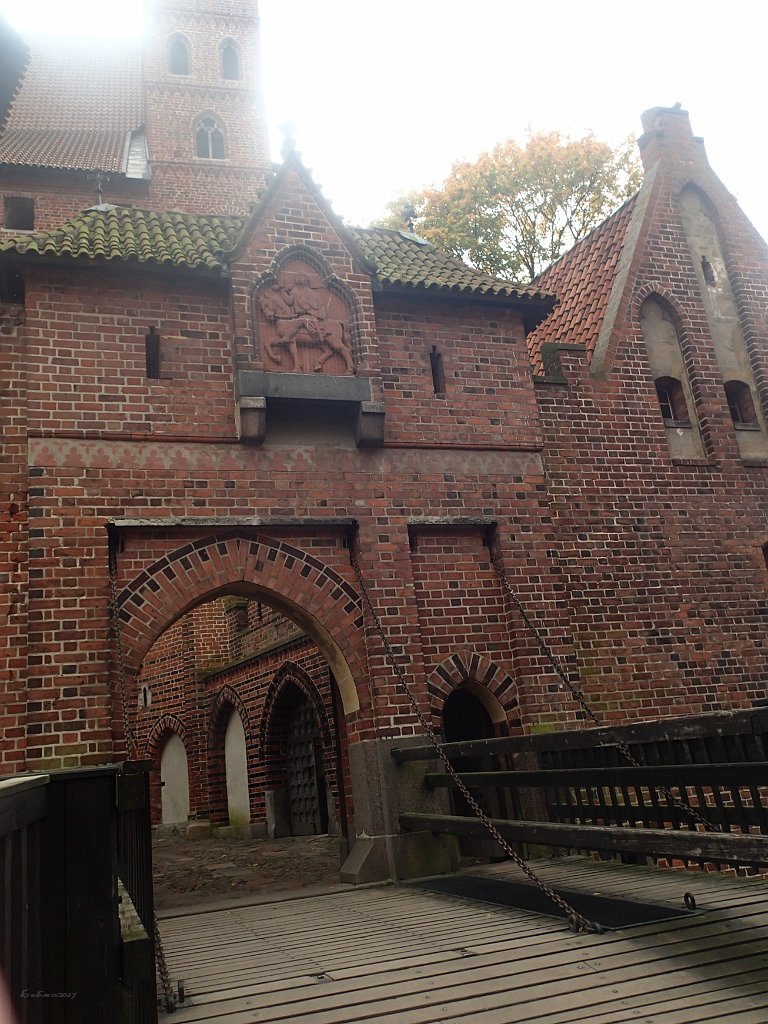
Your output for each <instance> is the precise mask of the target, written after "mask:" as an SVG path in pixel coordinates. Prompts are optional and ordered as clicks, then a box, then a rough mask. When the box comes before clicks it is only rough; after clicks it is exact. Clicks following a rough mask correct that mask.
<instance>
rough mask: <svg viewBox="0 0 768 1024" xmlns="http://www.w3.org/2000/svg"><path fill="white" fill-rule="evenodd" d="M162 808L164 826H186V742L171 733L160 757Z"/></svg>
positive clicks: (187, 790) (187, 786) (187, 812)
mask: <svg viewBox="0 0 768 1024" xmlns="http://www.w3.org/2000/svg"><path fill="white" fill-rule="evenodd" d="M160 787H161V788H160V807H161V821H162V823H163V825H180V824H184V825H186V823H187V819H188V818H189V768H188V765H187V750H186V747H185V746H184V741H183V740H182V739H181V737H180V736H177V735H176V733H173V732H172V733H169V735H168V739H167V740H166V741H165V744H164V745H163V752H162V754H161V755H160Z"/></svg>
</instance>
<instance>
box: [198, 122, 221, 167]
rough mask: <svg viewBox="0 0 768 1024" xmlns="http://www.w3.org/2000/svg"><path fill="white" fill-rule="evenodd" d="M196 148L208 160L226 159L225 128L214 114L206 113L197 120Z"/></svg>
mask: <svg viewBox="0 0 768 1024" xmlns="http://www.w3.org/2000/svg"><path fill="white" fill-rule="evenodd" d="M195 150H196V152H197V155H198V156H199V157H203V159H206V160H223V159H224V129H223V128H222V126H221V123H220V122H219V121H218V120H217V119H216V118H215V117H214V116H213V114H205V115H204V116H203V117H201V118H200V120H199V121H198V122H197V128H196V129H195Z"/></svg>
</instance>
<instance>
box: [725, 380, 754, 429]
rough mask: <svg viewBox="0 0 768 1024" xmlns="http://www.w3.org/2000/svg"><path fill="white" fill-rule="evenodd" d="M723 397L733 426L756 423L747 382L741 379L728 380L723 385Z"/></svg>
mask: <svg viewBox="0 0 768 1024" xmlns="http://www.w3.org/2000/svg"><path fill="white" fill-rule="evenodd" d="M725 397H726V398H727V399H728V409H729V411H730V413H731V419H732V420H733V422H734V425H735V426H756V425H757V412H756V410H755V403H754V401H753V400H752V391H751V389H750V386H749V384H746V383H745V382H744V381H743V380H729V381H728V382H727V383H726V385H725Z"/></svg>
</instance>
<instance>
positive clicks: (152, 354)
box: [144, 327, 160, 380]
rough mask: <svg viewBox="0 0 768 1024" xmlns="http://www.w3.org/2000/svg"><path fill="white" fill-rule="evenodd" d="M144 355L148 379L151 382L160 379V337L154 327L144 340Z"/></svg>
mask: <svg viewBox="0 0 768 1024" xmlns="http://www.w3.org/2000/svg"><path fill="white" fill-rule="evenodd" d="M144 354H145V357H146V364H147V377H148V379H149V380H159V379H160V335H159V334H158V333H157V331H156V330H155V328H154V327H150V328H149V334H147V336H146V337H145V339H144Z"/></svg>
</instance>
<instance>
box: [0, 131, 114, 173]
mask: <svg viewBox="0 0 768 1024" xmlns="http://www.w3.org/2000/svg"><path fill="white" fill-rule="evenodd" d="M125 146H126V133H125V132H124V131H100V132H93V131H78V130H74V131H70V130H69V129H66V128H9V129H8V130H7V131H5V132H3V135H2V137H0V163H3V164H22V165H24V166H27V167H59V168H68V169H76V170H87V171H91V170H95V169H96V168H100V169H101V170H103V171H112V172H119V171H121V170H122V169H123V164H124V158H125Z"/></svg>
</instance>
